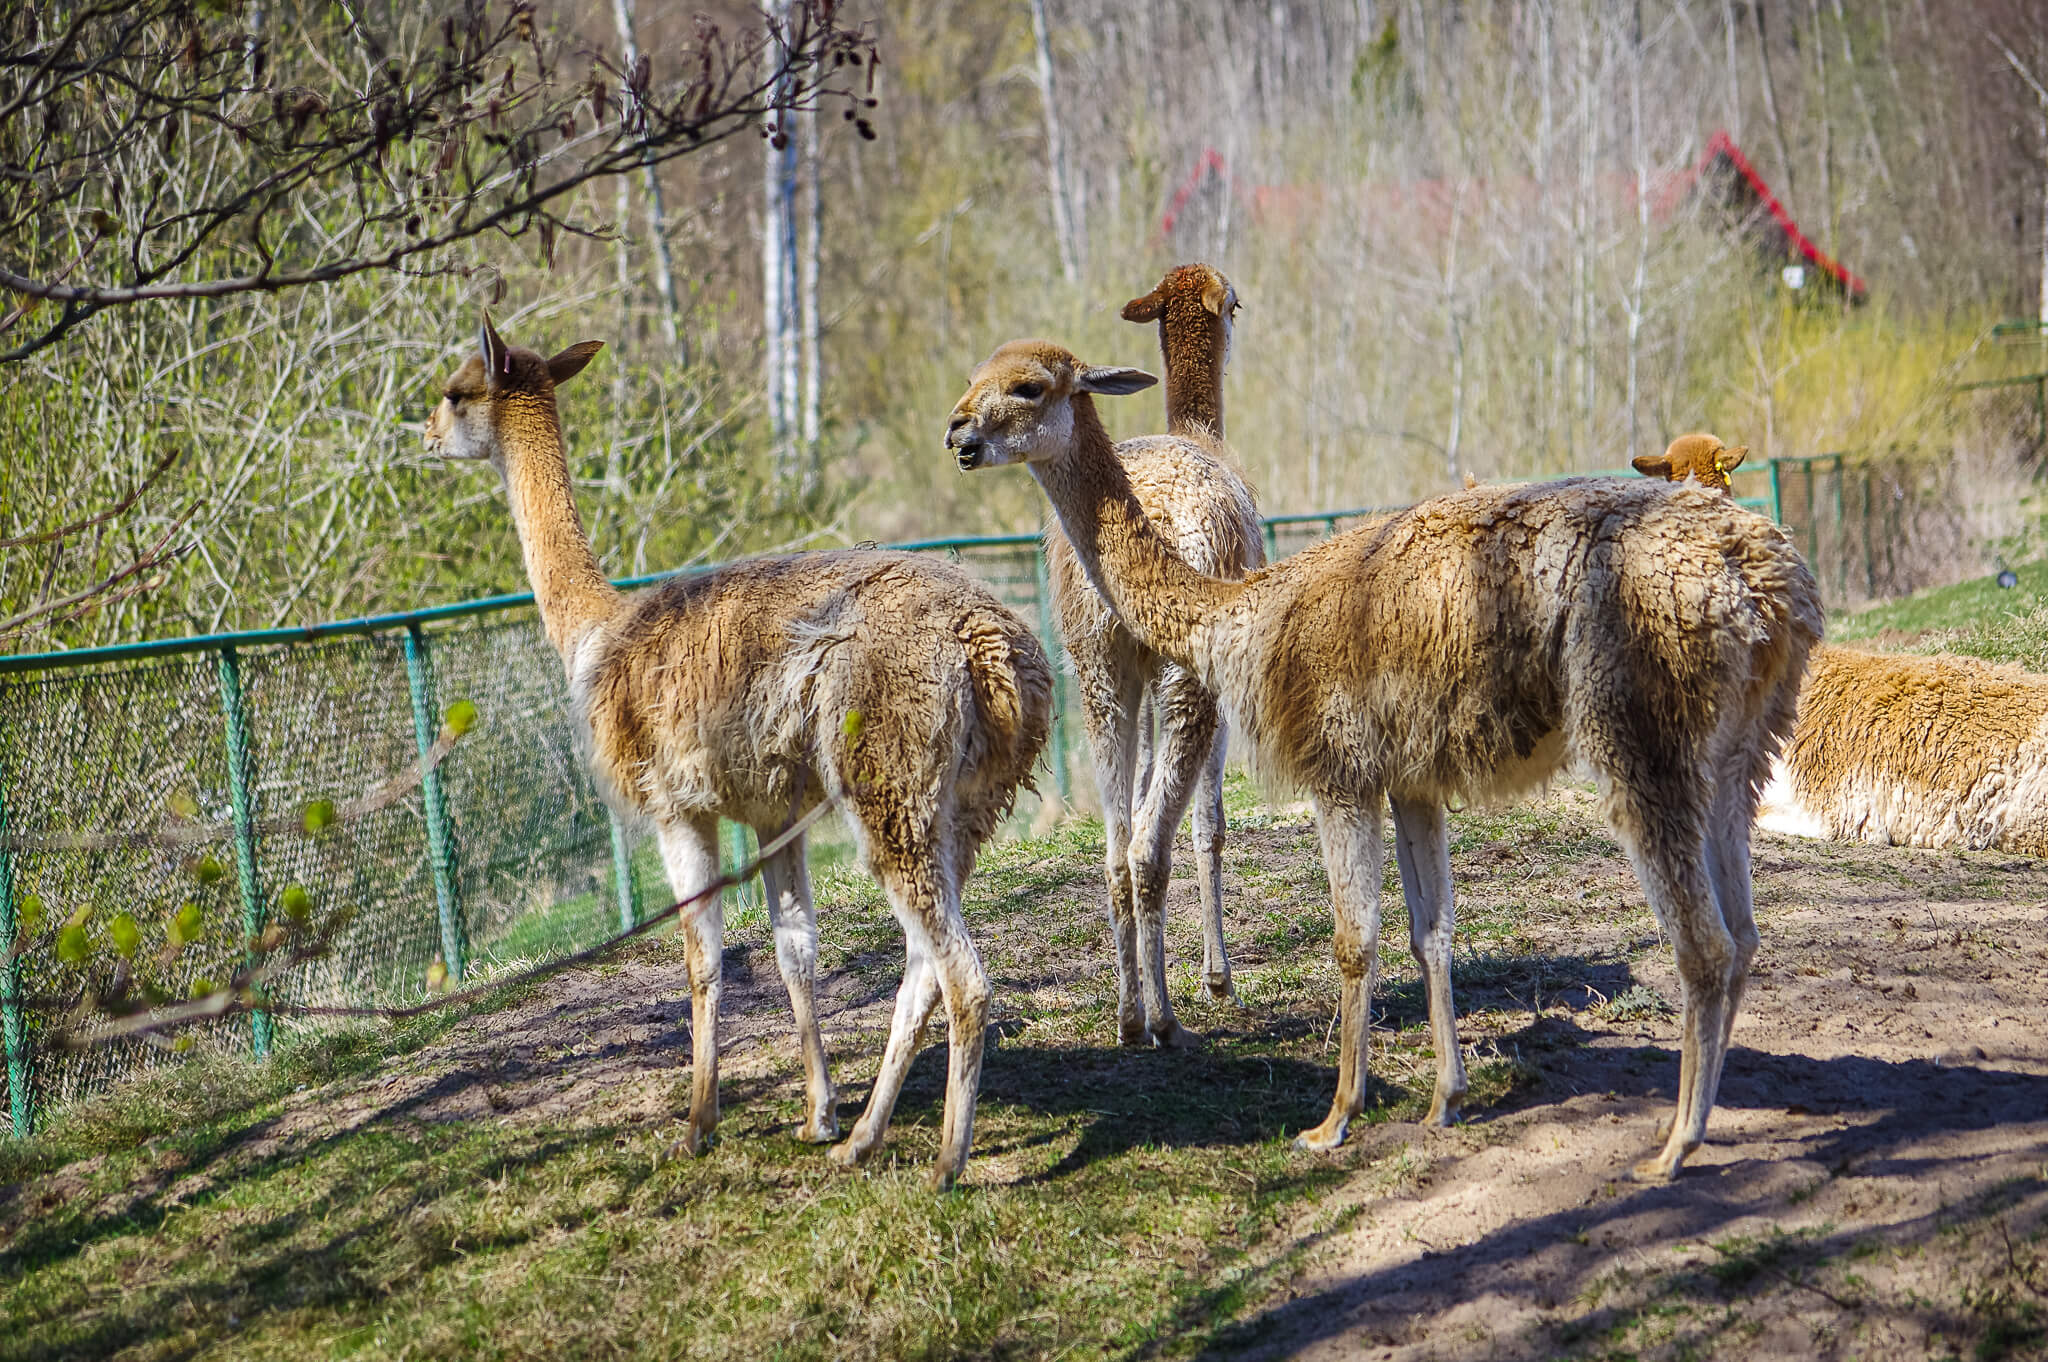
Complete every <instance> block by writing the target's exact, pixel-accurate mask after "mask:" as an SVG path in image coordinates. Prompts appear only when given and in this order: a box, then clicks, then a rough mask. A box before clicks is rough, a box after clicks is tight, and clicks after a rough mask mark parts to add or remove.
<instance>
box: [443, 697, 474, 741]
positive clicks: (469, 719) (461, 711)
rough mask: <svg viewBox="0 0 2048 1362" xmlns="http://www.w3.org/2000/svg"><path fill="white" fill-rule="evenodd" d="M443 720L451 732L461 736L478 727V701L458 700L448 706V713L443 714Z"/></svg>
mask: <svg viewBox="0 0 2048 1362" xmlns="http://www.w3.org/2000/svg"><path fill="white" fill-rule="evenodd" d="M442 722H444V723H446V724H447V725H448V731H449V732H450V733H453V734H454V735H455V736H456V737H458V738H459V737H461V736H462V735H463V734H465V733H467V732H469V730H470V729H472V728H475V727H476V703H475V702H474V701H472V700H457V701H456V702H455V703H454V704H452V705H450V706H448V713H447V714H446V715H444V716H443V718H442Z"/></svg>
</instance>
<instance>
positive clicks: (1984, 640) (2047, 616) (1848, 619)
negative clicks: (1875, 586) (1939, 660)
mask: <svg viewBox="0 0 2048 1362" xmlns="http://www.w3.org/2000/svg"><path fill="white" fill-rule="evenodd" d="M2013 573H2014V575H2015V576H2016V577H2018V578H2019V584H2018V585H2017V586H2014V587H2010V588H2006V587H2001V586H1999V585H1998V579H1997V577H1996V575H1993V576H1988V577H1979V578H1976V579H1974V580H1972V581H1967V582H1958V583H1956V584H1955V585H1953V586H1944V587H1937V588H1935V589H1933V590H1931V591H1922V592H1920V593H1918V594H1917V595H1913V596H1908V597H1907V598H1906V599H1904V600H1901V601H1893V602H1890V603H1888V604H1885V605H1878V606H1872V607H1871V608H1870V609H1867V610H1859V611H1856V612H1854V613H1851V614H1845V615H1837V616H1835V617H1833V618H1831V619H1830V620H1829V621H1828V637H1829V639H1831V640H1832V641H1834V642H1837V643H1853V642H1856V641H1858V640H1865V639H1879V640H1880V641H1883V642H1885V643H1886V644H1887V646H1905V647H1908V648H1910V650H1911V651H1913V652H1955V653H1967V654H1969V655H1970V656H1973V657H1983V658H1988V659H1990V660H1991V661H1993V662H2014V663H2018V664H2019V665H2021V666H2023V667H2026V668H2028V669H2030V670H2033V671H2048V561H2044V562H2038V563H2029V564H2026V565H2025V566H2022V567H2018V568H2015V569H2013ZM1899 636H1904V637H1903V639H1901V638H1900V637H1899Z"/></svg>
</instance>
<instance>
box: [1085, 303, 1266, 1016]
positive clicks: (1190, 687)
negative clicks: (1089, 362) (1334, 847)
mask: <svg viewBox="0 0 2048 1362" xmlns="http://www.w3.org/2000/svg"><path fill="white" fill-rule="evenodd" d="M1236 311H1237V292H1236V290H1235V289H1233V288H1232V287H1231V285H1230V281H1229V280H1228V279H1225V278H1224V277H1223V276H1222V274H1220V273H1219V272H1217V271H1216V270H1214V269H1211V268H1210V267H1209V266H1207V265H1182V266H1180V267H1179V268H1178V269H1174V270H1169V271H1168V272H1167V274H1166V277H1165V278H1163V279H1161V280H1160V281H1159V286H1158V287H1157V288H1155V289H1153V290H1152V292H1150V293H1148V294H1146V295H1145V296H1144V297H1142V298H1133V299H1132V300H1131V301H1130V302H1128V303H1126V304H1125V305H1124V312H1123V315H1124V319H1125V320H1126V321H1133V322H1149V321H1154V320H1156V321H1157V322H1158V323H1159V344H1160V349H1161V351H1162V352H1163V353H1164V355H1165V357H1166V362H1167V373H1168V378H1167V412H1166V423H1167V429H1168V431H1169V432H1171V433H1170V434H1169V435H1165V436H1155V437H1153V438H1150V439H1141V440H1127V441H1125V442H1124V443H1123V444H1120V445H1118V446H1117V447H1116V456H1117V458H1118V459H1120V460H1121V461H1122V462H1123V466H1124V471H1125V473H1126V474H1127V475H1128V476H1129V478H1130V482H1131V488H1132V490H1133V491H1134V492H1135V493H1136V495H1137V497H1138V501H1139V503H1140V504H1141V505H1143V506H1144V508H1145V513H1146V515H1148V516H1150V517H1151V519H1152V522H1153V523H1154V524H1155V525H1158V526H1159V527H1160V528H1161V531H1162V533H1164V534H1165V535H1166V536H1167V537H1168V538H1169V539H1170V540H1171V541H1172V543H1173V547H1174V550H1175V552H1177V553H1179V554H1180V556H1181V557H1183V558H1185V559H1186V560H1187V561H1188V562H1190V563H1192V564H1194V565H1195V566H1196V567H1198V568H1200V569H1201V570H1202V571H1204V572H1206V573H1209V574H1210V575H1211V576H1216V577H1242V576H1243V575H1244V574H1245V573H1246V572H1247V571H1249V570H1250V569H1252V568H1256V567H1258V566H1260V565H1261V564H1262V563H1264V562H1265V554H1264V552H1263V551H1262V549H1261V547H1260V543H1259V508H1258V507H1257V506H1256V505H1255V504H1253V502H1252V494H1251V491H1250V489H1248V488H1247V487H1246V486H1245V484H1244V479H1243V478H1242V477H1240V476H1238V474H1237V472H1236V470H1235V469H1233V468H1232V467H1231V466H1230V463H1229V460H1228V456H1227V455H1226V454H1225V452H1224V450H1223V449H1222V448H1221V446H1220V445H1219V444H1218V443H1217V437H1219V436H1220V435H1221V434H1222V432H1223V364H1224V360H1225V358H1226V357H1227V356H1228V354H1229V351H1230V325H1231V316H1232V314H1233V313H1235V312H1236ZM1045 547H1046V558H1047V561H1048V563H1049V566H1050V576H1051V578H1052V588H1053V602H1054V604H1055V606H1056V607H1057V609H1058V613H1059V620H1060V634H1061V636H1062V637H1063V638H1065V640H1066V644H1067V652H1068V654H1069V655H1070V656H1071V657H1072V658H1073V659H1074V675H1075V677H1076V679H1078V680H1079V682H1080V688H1081V709H1082V714H1083V715H1084V717H1085V718H1086V721H1087V725H1088V746H1089V749H1090V750H1091V751H1092V752H1093V753H1094V756H1095V780H1096V785H1097V788H1099V789H1100V790H1101V792H1102V831H1103V842H1104V846H1103V877H1104V879H1105V880H1107V882H1108V885H1109V919H1110V927H1111V932H1112V935H1113V936H1114V937H1115V939H1116V961H1117V975H1116V983H1117V1029H1118V1035H1119V1038H1120V1039H1121V1040H1122V1042H1123V1043H1124V1044H1125V1045H1141V1044H1144V1043H1145V1042H1146V1041H1147V1040H1149V1041H1151V1043H1153V1044H1155V1045H1186V1044H1189V1043H1191V1042H1192V1041H1193V1039H1194V1037H1193V1035H1192V1034H1191V1033H1190V1032H1188V1031H1186V1030H1185V1029H1183V1028H1182V1026H1181V1025H1180V1023H1179V1022H1178V1021H1176V1020H1175V1019H1174V1015H1173V1002H1172V999H1171V998H1170V996H1169V995H1168V994H1167V991H1166V932H1165V926H1166V888H1167V882H1168V880H1169V878H1170V877H1171V875H1172V872H1173V840H1174V837H1175V835H1176V834H1177V833H1178V832H1179V830H1180V820H1181V815H1182V814H1183V813H1185V812H1186V811H1187V807H1188V799H1189V796H1190V795H1192V796H1193V797H1194V803H1195V868H1196V878H1197V882H1198V884H1199V886H1200V893H1201V900H1202V979H1203V982H1204V983H1206V984H1207V985H1208V987H1209V991H1210V992H1211V993H1212V994H1214V995H1216V996H1217V997H1219V998H1221V997H1229V996H1230V993H1231V987H1230V955H1229V952H1228V950H1227V949H1226V948H1225V946H1224V943H1223V757H1224V746H1225V743H1226V741H1227V739H1226V737H1225V734H1224V731H1223V725H1222V723H1221V721H1220V719H1219V717H1218V715H1217V710H1216V697H1215V696H1213V695H1211V694H1210V693H1209V692H1208V691H1206V690H1204V689H1203V688H1202V685H1201V683H1200V682H1198V681H1196V680H1195V678H1194V677H1193V676H1190V675H1189V674H1188V672H1187V671H1186V670H1185V669H1184V668H1182V667H1180V666H1177V665H1176V664H1174V663H1173V662H1171V661H1169V660H1168V659H1167V658H1164V657H1161V656H1160V655H1159V654H1158V653H1156V652H1154V651H1152V650H1151V649H1150V648H1147V647H1146V646H1145V645H1144V644H1142V643H1140V642H1139V641H1138V640H1137V639H1135V638H1133V637H1131V634H1130V631H1129V630H1127V629H1125V628H1124V627H1123V626H1122V625H1121V624H1119V623H1118V622H1117V619H1116V616H1115V614H1114V613H1112V612H1111V610H1110V608H1109V604H1108V602H1106V601H1104V600H1103V599H1102V596H1101V595H1100V593H1098V592H1097V591H1096V590H1095V588H1094V587H1092V586H1090V585H1089V584H1088V578H1087V576H1086V575H1085V574H1084V573H1083V572H1082V570H1081V565H1080V563H1079V562H1078V561H1077V560H1076V559H1075V557H1074V549H1073V546H1072V545H1071V544H1069V543H1068V542H1067V537H1066V535H1064V534H1062V533H1061V532H1060V529H1059V526H1058V525H1057V524H1055V525H1051V526H1048V527H1047V529H1046V532H1045ZM1148 709H1149V710H1150V711H1151V712H1152V713H1154V714H1156V715H1157V716H1158V720H1159V737H1158V741H1157V743H1156V744H1153V743H1150V742H1148V739H1149V738H1150V736H1151V735H1150V733H1149V731H1148V729H1149V716H1148V715H1147V710H1148ZM1134 803H1135V804H1136V805H1137V815H1136V818H1135V819H1133V817H1132V805H1133V804H1134Z"/></svg>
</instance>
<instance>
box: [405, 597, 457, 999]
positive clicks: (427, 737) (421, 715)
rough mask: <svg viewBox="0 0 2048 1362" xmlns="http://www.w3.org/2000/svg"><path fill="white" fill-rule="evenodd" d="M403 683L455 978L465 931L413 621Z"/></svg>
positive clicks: (429, 688) (423, 657) (431, 706)
mask: <svg viewBox="0 0 2048 1362" xmlns="http://www.w3.org/2000/svg"><path fill="white" fill-rule="evenodd" d="M405 684H406V689H407V690H409V691H410V692H411V693H412V736H413V741H414V742H415V743H416V744H417V745H418V747H419V753H420V804H421V806H422V808H423V810H424V812H425V814H426V819H427V863H428V865H429V866H430V867H431V868H432V870H433V872H434V903H435V906H436V907H437V908H438V909H439V912H440V917H441V963H442V964H443V965H445V966H447V969H448V977H449V978H450V979H451V980H453V981H455V982H456V983H461V982H462V976H463V973H464V971H465V970H467V968H468V965H469V934H468V933H467V932H466V931H464V930H463V927H464V924H463V920H462V889H461V887H460V884H459V882H458V881H457V880H456V878H455V834H454V831H453V830H452V829H451V828H450V827H449V825H448V798H447V795H446V793H445V792H444V791H443V790H442V788H441V772H440V771H439V770H438V769H437V768H436V767H434V766H433V765H432V764H430V763H429V761H428V760H427V758H428V755H429V754H430V753H431V752H432V751H433V748H434V739H435V738H436V736H438V735H439V733H440V725H438V724H436V723H435V722H434V715H435V714H436V713H437V712H438V706H437V705H436V704H435V703H434V674H433V672H432V671H431V670H429V662H428V656H427V636H426V635H425V634H423V633H421V632H420V626H419V624H418V623H417V622H415V623H413V624H410V625H408V626H407V627H406V630H405Z"/></svg>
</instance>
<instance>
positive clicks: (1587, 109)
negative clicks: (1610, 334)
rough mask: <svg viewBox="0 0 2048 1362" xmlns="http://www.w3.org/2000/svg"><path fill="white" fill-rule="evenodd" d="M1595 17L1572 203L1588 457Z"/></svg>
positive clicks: (1579, 446)
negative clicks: (1574, 196) (1575, 184)
mask: <svg viewBox="0 0 2048 1362" xmlns="http://www.w3.org/2000/svg"><path fill="white" fill-rule="evenodd" d="M1594 22H1595V20H1594V18H1593V16H1592V15H1591V14H1590V13H1588V14H1584V15H1582V16H1580V28H1579V72H1578V76H1579V184H1578V195H1577V198H1576V200H1575V201H1574V203H1573V205H1572V231H1573V234H1574V235H1575V236H1576V237H1577V241H1576V243H1575V244H1576V256H1577V259H1576V264H1575V273H1576V276H1577V277H1576V278H1575V279H1574V280H1573V283H1574V285H1575V287H1574V289H1573V294H1574V297H1573V299H1572V310H1573V314H1574V315H1573V318H1572V331H1573V341H1574V344H1575V345H1576V346H1577V354H1576V357H1575V360H1574V362H1575V364H1576V365H1577V373H1576V377H1577V379H1578V382H1577V383H1575V384H1574V385H1573V386H1574V387H1575V388H1576V389H1577V392H1576V393H1575V394H1574V396H1575V397H1576V398H1577V399H1578V406H1579V409H1578V412H1577V421H1576V425H1577V427H1578V438H1577V439H1576V440H1575V441H1574V442H1573V443H1574V445H1575V448H1574V449H1573V451H1572V456H1573V458H1574V459H1575V460H1576V459H1583V458H1585V457H1586V455H1587V453H1588V452H1589V451H1588V450H1587V449H1586V446H1587V445H1588V444H1590V443H1591V442H1592V437H1593V314H1594V310H1595V308H1594V297H1593V293H1594V272H1593V244H1594V243H1593V233H1594V226H1595V224H1594V221H1593V190H1594V184H1593V180H1594V171H1595V169H1596V166H1597V164H1598V162H1597V157H1598V154H1599V134H1598V125H1597V124H1596V123H1595V121H1594V99H1593V95H1594V89H1595V87H1596V86H1597V85H1599V83H1600V82H1599V72H1597V71H1596V70H1595V69H1594V65H1593V24H1594Z"/></svg>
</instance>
